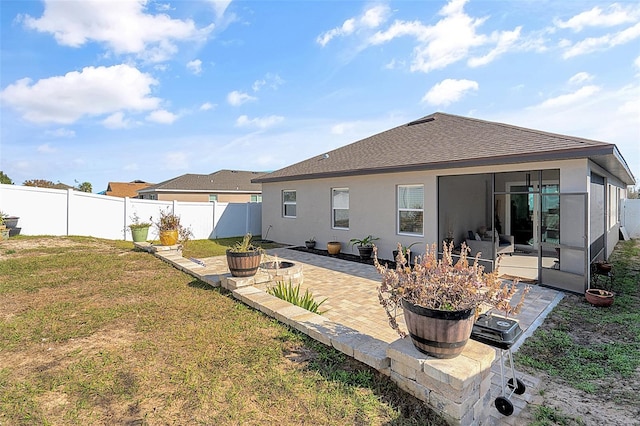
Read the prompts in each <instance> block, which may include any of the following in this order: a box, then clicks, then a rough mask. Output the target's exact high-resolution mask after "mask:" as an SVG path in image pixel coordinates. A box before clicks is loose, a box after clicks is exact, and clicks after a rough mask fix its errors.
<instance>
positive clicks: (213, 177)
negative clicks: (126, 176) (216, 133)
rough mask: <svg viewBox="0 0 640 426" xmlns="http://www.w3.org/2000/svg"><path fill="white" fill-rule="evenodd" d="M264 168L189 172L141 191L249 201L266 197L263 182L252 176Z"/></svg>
mask: <svg viewBox="0 0 640 426" xmlns="http://www.w3.org/2000/svg"><path fill="white" fill-rule="evenodd" d="M263 174H264V172H249V171H239V170H219V171H217V172H215V173H211V174H208V175H198V174H185V175H182V176H178V177H176V178H173V179H169V180H166V181H164V182H160V183H158V184H156V185H152V186H150V187H148V188H145V189H141V190H139V191H138V195H139V196H140V198H144V199H147V200H178V201H192V202H198V201H202V202H210V201H218V202H229V203H248V202H260V201H262V185H261V184H259V183H252V182H251V179H254V178H256V177H258V176H261V175H263Z"/></svg>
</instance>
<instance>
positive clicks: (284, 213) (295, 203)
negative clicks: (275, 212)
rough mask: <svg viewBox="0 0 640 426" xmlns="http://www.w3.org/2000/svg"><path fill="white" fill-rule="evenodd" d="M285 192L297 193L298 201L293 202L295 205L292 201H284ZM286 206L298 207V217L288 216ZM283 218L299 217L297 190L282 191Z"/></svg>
mask: <svg viewBox="0 0 640 426" xmlns="http://www.w3.org/2000/svg"><path fill="white" fill-rule="evenodd" d="M285 192H295V193H296V201H295V202H293V203H292V202H291V201H285V200H284V193H285ZM284 206H296V215H295V216H287V214H286V209H285V207H284ZM282 217H286V218H293V219H295V218H296V217H298V192H297V191H296V190H295V189H283V190H282Z"/></svg>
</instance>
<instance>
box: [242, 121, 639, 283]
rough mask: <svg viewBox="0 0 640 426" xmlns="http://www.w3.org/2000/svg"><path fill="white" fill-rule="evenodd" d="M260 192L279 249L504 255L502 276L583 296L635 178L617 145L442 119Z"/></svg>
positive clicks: (294, 172) (273, 178) (332, 157)
mask: <svg viewBox="0 0 640 426" xmlns="http://www.w3.org/2000/svg"><path fill="white" fill-rule="evenodd" d="M254 182H256V183H261V184H262V192H263V196H264V199H263V209H262V227H263V229H270V234H269V237H270V238H271V239H273V240H275V241H279V242H282V243H288V244H295V245H301V244H302V243H303V242H304V241H305V240H306V239H308V238H310V237H312V236H313V237H315V238H316V241H317V243H318V247H319V248H323V247H324V246H325V245H326V243H327V242H328V241H333V240H336V241H340V242H341V243H342V251H346V252H350V251H351V250H352V249H351V247H350V246H349V240H350V239H351V238H363V237H365V236H367V235H369V234H372V235H374V236H375V237H379V238H380V239H379V240H378V241H376V245H377V246H378V248H379V257H381V258H384V259H392V258H393V255H392V250H394V249H395V248H396V246H397V244H398V243H401V244H403V245H405V246H407V245H409V244H411V243H414V242H418V243H419V244H416V245H415V246H414V247H413V250H415V251H417V252H424V247H425V244H430V243H437V244H439V246H440V247H441V244H442V241H444V240H447V239H449V240H447V241H453V244H454V246H455V247H456V249H457V250H459V249H460V247H461V245H462V243H466V244H467V245H469V246H472V247H471V248H472V254H474V255H475V254H477V253H478V252H481V258H482V259H486V261H485V262H484V263H485V264H486V266H487V267H488V268H489V269H491V268H493V267H494V262H495V260H496V258H497V256H498V255H499V254H505V256H502V257H501V264H500V271H501V273H502V274H503V275H506V276H517V277H521V278H523V279H526V280H531V281H534V282H538V283H540V284H544V285H548V286H551V287H556V288H560V289H564V290H569V291H574V292H583V291H584V290H585V289H586V288H587V286H588V285H589V274H590V265H591V263H592V261H594V260H596V259H604V258H606V257H608V255H609V254H610V253H611V252H612V251H613V248H614V245H615V244H616V241H617V240H618V233H619V227H620V209H619V206H620V201H621V200H622V199H624V198H625V197H626V187H627V185H633V184H634V183H635V178H634V176H633V174H632V173H631V171H630V169H629V167H628V166H627V164H626V162H625V160H624V159H623V157H622V155H621V154H620V152H619V151H618V149H617V148H616V146H615V145H613V144H610V143H605V142H598V141H593V140H588V139H583V138H578V137H572V136H563V135H558V134H553V133H548V132H544V131H539V130H532V129H526V128H522V127H516V126H511V125H507V124H502V123H494V122H489V121H483V120H478V119H473V118H466V117H459V116H455V115H450V114H443V113H435V114H432V115H429V116H426V117H423V118H421V119H418V120H416V121H412V122H410V123H407V124H404V125H401V126H398V127H396V128H393V129H390V130H387V131H385V132H382V133H379V134H377V135H374V136H371V137H368V138H366V139H363V140H360V141H358V142H355V143H352V144H350V145H347V146H344V147H342V148H338V149H335V150H333V151H329V152H327V153H324V154H322V155H319V156H316V157H313V158H310V159H308V160H305V161H302V162H300V163H297V164H294V165H292V166H289V167H285V168H283V169H280V170H277V171H275V172H273V173H269V174H266V175H264V176H261V177H259V178H258V179H254ZM416 249H417V250H416Z"/></svg>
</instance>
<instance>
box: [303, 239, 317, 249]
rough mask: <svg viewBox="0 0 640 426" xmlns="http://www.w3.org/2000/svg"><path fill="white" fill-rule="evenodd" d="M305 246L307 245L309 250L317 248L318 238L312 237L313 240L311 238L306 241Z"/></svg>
mask: <svg viewBox="0 0 640 426" xmlns="http://www.w3.org/2000/svg"><path fill="white" fill-rule="evenodd" d="M304 245H305V246H306V247H307V248H308V249H312V248H315V246H316V237H311V238H309V239H308V240H307V241H305V242H304Z"/></svg>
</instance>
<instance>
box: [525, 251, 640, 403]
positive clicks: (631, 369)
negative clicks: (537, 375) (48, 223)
mask: <svg viewBox="0 0 640 426" xmlns="http://www.w3.org/2000/svg"><path fill="white" fill-rule="evenodd" d="M610 261H611V262H612V263H613V264H614V272H615V280H614V285H613V290H614V292H615V293H616V299H615V302H614V304H613V305H612V306H611V307H609V308H596V307H593V306H591V305H590V304H588V303H587V302H586V301H585V300H584V297H582V296H573V295H569V296H566V297H565V298H564V299H563V300H562V301H561V302H560V303H559V304H558V306H557V307H556V308H555V309H554V310H553V312H552V313H551V314H550V315H549V317H548V318H547V319H546V320H545V323H544V324H543V326H542V327H540V328H539V329H538V330H536V332H535V333H534V334H533V336H532V337H530V338H528V339H527V340H526V341H525V342H524V344H523V345H522V347H521V348H520V350H519V351H518V352H517V353H516V361H517V363H518V364H519V365H520V366H524V367H532V368H535V369H538V370H542V371H545V372H547V373H548V374H549V375H551V376H554V377H558V378H560V379H562V380H563V381H564V382H566V383H567V384H569V385H570V386H572V387H574V388H576V389H580V390H583V391H585V392H588V393H593V394H598V395H601V396H603V397H605V399H607V398H609V399H612V400H614V401H617V402H620V403H634V404H640V397H638V396H637V395H635V393H634V392H632V391H631V389H629V386H625V380H636V381H637V380H638V375H639V373H638V372H639V371H640V370H639V368H640V284H639V280H638V276H639V275H638V272H639V271H640V247H639V245H638V243H637V242H635V241H625V242H620V243H619V244H618V245H617V246H616V249H615V251H614V253H613V255H612V257H611V259H610ZM605 393H606V395H605Z"/></svg>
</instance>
